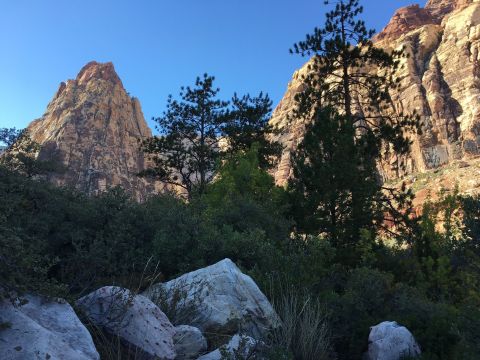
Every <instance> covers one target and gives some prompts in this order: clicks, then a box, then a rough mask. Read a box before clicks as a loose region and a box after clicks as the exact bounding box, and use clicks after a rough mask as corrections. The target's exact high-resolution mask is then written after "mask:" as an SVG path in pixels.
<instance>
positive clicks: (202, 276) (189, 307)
mask: <svg viewBox="0 0 480 360" xmlns="http://www.w3.org/2000/svg"><path fill="white" fill-rule="evenodd" d="M144 295H145V296H147V297H149V298H150V299H152V300H153V301H154V302H155V301H157V299H158V298H159V296H160V297H163V298H164V302H166V303H170V304H174V305H175V306H176V312H177V314H178V316H180V317H182V318H183V319H182V320H187V321H186V322H185V323H186V324H188V325H193V326H196V327H198V328H199V329H200V330H202V331H203V332H208V333H214V334H221V335H233V334H235V333H237V332H239V331H241V332H242V333H245V334H247V335H251V336H253V337H255V338H261V337H262V336H263V335H265V333H266V332H267V331H268V330H269V329H271V328H273V327H277V326H278V325H279V318H278V315H277V314H276V313H275V311H274V310H273V307H272V305H271V304H270V303H269V301H268V299H267V298H266V296H265V295H264V294H263V293H262V292H261V291H260V289H259V288H258V286H257V285H256V284H255V282H254V281H253V280H252V278H251V277H250V276H247V275H245V274H243V273H242V272H241V271H240V269H239V268H238V267H237V266H236V265H235V264H234V263H233V262H232V261H231V260H230V259H225V260H222V261H220V262H218V263H216V264H214V265H211V266H207V267H206V268H202V269H199V270H196V271H193V272H190V273H187V274H185V275H182V276H180V277H179V278H176V279H174V280H171V281H169V282H167V283H163V284H156V285H154V286H152V287H151V288H150V289H148V290H147V291H146V292H145V293H144Z"/></svg>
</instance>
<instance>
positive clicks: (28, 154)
mask: <svg viewBox="0 0 480 360" xmlns="http://www.w3.org/2000/svg"><path fill="white" fill-rule="evenodd" d="M0 143H4V144H5V145H6V149H5V151H4V153H3V154H1V156H0V165H1V166H4V167H6V168H7V169H9V170H10V171H14V172H17V173H19V174H22V175H24V176H26V177H34V176H37V175H46V174H48V173H52V172H61V171H64V167H63V165H62V164H60V162H58V161H56V160H55V159H48V160H44V159H39V158H38V154H39V152H40V144H38V143H37V142H35V141H33V140H32V138H31V137H30V135H29V133H28V131H27V129H23V130H17V129H15V128H11V129H8V128H1V129H0Z"/></svg>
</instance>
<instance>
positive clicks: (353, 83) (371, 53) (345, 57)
mask: <svg viewBox="0 0 480 360" xmlns="http://www.w3.org/2000/svg"><path fill="white" fill-rule="evenodd" d="M331 2H332V1H325V3H326V4H329V3H331ZM362 12H363V8H362V7H361V6H360V5H359V1H358V0H340V1H335V6H334V8H333V10H332V11H330V12H328V13H327V14H326V22H325V26H324V28H315V29H314V32H313V34H309V35H307V37H306V40H305V41H301V42H299V43H297V44H294V47H293V49H291V50H290V52H292V53H297V54H300V55H302V56H308V57H312V59H311V62H310V64H309V69H308V70H309V71H308V74H307V75H306V76H305V77H304V79H303V80H304V82H305V84H306V85H307V86H306V88H307V89H306V90H305V91H304V92H303V93H300V94H299V96H298V97H297V100H298V108H297V111H296V112H295V115H296V116H297V117H301V118H308V117H309V116H311V115H312V114H315V112H317V111H319V110H320V109H321V108H322V107H323V106H324V105H330V106H333V107H335V109H337V110H338V111H339V112H340V113H342V114H345V116H346V118H347V119H348V120H349V121H351V122H352V124H353V126H354V128H355V130H356V132H355V136H356V137H363V138H365V139H366V141H368V143H369V148H368V149H369V151H370V156H373V157H376V158H379V157H381V156H382V155H383V153H388V152H389V151H392V150H393V151H394V152H395V153H396V154H397V155H398V156H400V155H402V154H406V153H407V152H408V151H409V145H410V141H409V140H408V139H407V138H406V137H405V135H404V133H405V131H406V130H409V129H412V128H413V127H414V126H415V125H416V124H417V121H416V120H417V119H416V117H413V118H410V117H406V116H404V115H403V114H402V113H401V112H399V111H397V109H396V107H395V104H394V103H393V101H392V99H391V97H390V92H391V91H392V90H394V89H398V87H399V79H395V77H394V75H395V71H396V70H397V69H398V68H399V66H400V58H401V57H402V56H403V51H392V52H391V53H387V52H386V51H385V50H383V49H380V48H377V47H375V46H374V44H373V43H372V41H371V40H370V39H371V37H372V36H373V34H374V33H375V31H374V30H367V28H366V26H365V22H364V21H363V20H361V19H359V16H360V15H361V14H362ZM382 146H383V150H384V151H383V152H382Z"/></svg>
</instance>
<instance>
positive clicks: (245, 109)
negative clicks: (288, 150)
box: [224, 93, 282, 169]
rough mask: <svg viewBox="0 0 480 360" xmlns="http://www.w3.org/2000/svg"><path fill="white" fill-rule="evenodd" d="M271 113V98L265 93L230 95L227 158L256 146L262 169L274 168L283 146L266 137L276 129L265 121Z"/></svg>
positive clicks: (226, 133)
mask: <svg viewBox="0 0 480 360" xmlns="http://www.w3.org/2000/svg"><path fill="white" fill-rule="evenodd" d="M271 112H272V101H271V100H270V98H269V97H268V95H264V94H263V93H260V94H259V96H257V97H250V95H244V96H242V97H238V96H237V94H235V95H234V96H233V98H232V101H231V109H230V112H229V117H228V123H227V126H226V127H225V129H224V135H225V137H226V138H227V139H228V148H227V150H226V155H227V157H228V158H232V157H235V156H236V155H238V153H239V152H241V153H244V154H246V153H247V152H249V151H250V149H252V148H253V147H254V145H255V148H256V151H257V154H258V165H259V166H260V167H261V168H262V169H269V168H272V167H273V165H274V164H275V160H276V159H278V157H279V155H280V154H281V151H282V146H281V145H280V144H279V143H278V142H274V141H271V140H270V139H269V136H270V135H272V134H274V133H275V132H276V130H275V129H274V127H273V126H272V125H270V124H269V123H268V122H269V120H270V118H271Z"/></svg>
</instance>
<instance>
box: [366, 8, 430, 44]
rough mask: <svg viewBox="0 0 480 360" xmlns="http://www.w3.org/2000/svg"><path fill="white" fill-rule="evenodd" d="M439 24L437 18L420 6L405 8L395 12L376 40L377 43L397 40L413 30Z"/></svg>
mask: <svg viewBox="0 0 480 360" xmlns="http://www.w3.org/2000/svg"><path fill="white" fill-rule="evenodd" d="M436 23H439V21H438V20H437V18H436V17H434V16H432V14H431V13H430V12H429V11H428V10H426V9H422V8H420V6H418V5H410V6H406V7H403V8H401V9H399V10H397V11H396V12H395V14H394V15H393V17H392V19H391V20H390V22H389V23H388V25H387V26H386V27H385V28H384V29H383V31H382V32H380V33H379V34H378V35H377V36H376V37H375V38H374V40H375V41H382V40H385V39H396V38H398V37H399V36H401V35H403V34H406V33H407V32H409V31H411V30H415V29H418V28H419V27H421V26H423V25H427V24H436Z"/></svg>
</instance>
